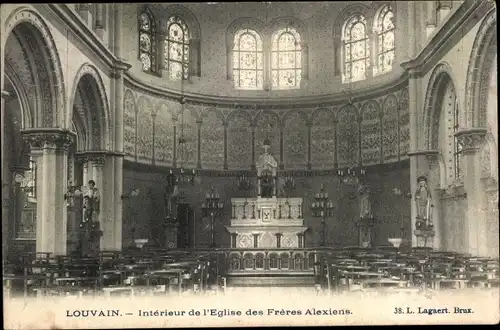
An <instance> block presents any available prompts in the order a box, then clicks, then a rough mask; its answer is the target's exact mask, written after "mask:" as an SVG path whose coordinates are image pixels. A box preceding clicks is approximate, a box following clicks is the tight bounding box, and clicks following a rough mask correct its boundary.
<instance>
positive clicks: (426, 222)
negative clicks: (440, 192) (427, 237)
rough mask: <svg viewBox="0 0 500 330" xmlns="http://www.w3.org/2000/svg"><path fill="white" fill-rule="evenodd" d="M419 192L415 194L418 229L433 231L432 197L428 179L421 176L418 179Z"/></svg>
mask: <svg viewBox="0 0 500 330" xmlns="http://www.w3.org/2000/svg"><path fill="white" fill-rule="evenodd" d="M417 184H418V187H417V191H416V192H415V203H416V206H417V219H416V220H417V221H416V226H417V228H416V229H422V230H425V229H428V230H431V229H432V227H433V225H432V207H433V205H432V196H431V192H430V190H429V187H428V186H427V178H426V177H425V176H419V177H418V178H417Z"/></svg>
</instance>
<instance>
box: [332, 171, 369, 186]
mask: <svg viewBox="0 0 500 330" xmlns="http://www.w3.org/2000/svg"><path fill="white" fill-rule="evenodd" d="M365 174H366V170H365V169H363V168H352V167H349V168H347V169H346V170H345V169H339V170H337V175H338V176H339V177H341V178H342V182H343V183H345V184H348V185H355V184H358V183H359V181H360V177H362V176H364V175H365Z"/></svg>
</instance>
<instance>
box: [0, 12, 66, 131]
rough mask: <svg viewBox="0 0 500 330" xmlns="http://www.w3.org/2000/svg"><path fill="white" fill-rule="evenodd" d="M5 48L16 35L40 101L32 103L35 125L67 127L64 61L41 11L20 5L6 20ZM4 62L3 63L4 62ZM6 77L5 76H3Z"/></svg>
mask: <svg viewBox="0 0 500 330" xmlns="http://www.w3.org/2000/svg"><path fill="white" fill-rule="evenodd" d="M4 36H5V37H4V38H2V44H1V46H2V48H3V49H5V47H6V45H7V43H8V39H9V38H12V37H15V38H17V40H18V41H19V43H20V44H21V46H22V47H23V49H24V51H25V54H26V57H27V58H28V62H29V66H30V71H31V72H32V73H34V76H36V79H37V81H36V83H34V84H33V87H34V92H35V94H36V96H37V99H38V98H39V99H40V101H39V102H34V103H33V113H34V115H35V116H34V118H33V122H32V127H64V123H65V118H64V117H65V112H64V108H65V104H66V91H65V82H64V76H63V73H62V72H63V71H62V67H61V61H60V59H59V54H58V52H57V48H56V44H55V42H54V39H53V37H52V34H51V32H50V30H49V28H48V27H47V25H46V24H45V22H44V21H43V19H42V18H41V17H40V16H39V15H38V13H36V12H34V11H33V10H31V9H29V8H26V7H21V8H19V9H17V10H15V11H13V12H12V13H11V14H10V15H9V16H8V17H7V19H6V20H5V25H4ZM2 64H3V63H2ZM2 79H3V78H2Z"/></svg>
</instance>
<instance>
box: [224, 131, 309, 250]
mask: <svg viewBox="0 0 500 330" xmlns="http://www.w3.org/2000/svg"><path fill="white" fill-rule="evenodd" d="M264 149H265V152H264V154H262V155H260V156H259V158H258V160H257V162H256V169H257V182H256V184H257V196H256V197H252V198H231V224H230V225H229V226H227V227H226V228H227V230H228V232H229V233H230V234H231V247H232V248H243V249H247V248H303V247H304V232H305V231H306V230H307V227H305V226H304V218H303V203H302V198H300V197H293V198H285V197H277V196H276V195H277V194H276V192H277V186H278V176H277V162H276V159H275V158H274V157H273V156H272V155H271V154H270V153H269V152H268V149H269V141H268V140H266V141H264Z"/></svg>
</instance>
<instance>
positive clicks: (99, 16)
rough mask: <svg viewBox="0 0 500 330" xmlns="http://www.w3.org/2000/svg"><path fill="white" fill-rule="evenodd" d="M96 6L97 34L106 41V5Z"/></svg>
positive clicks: (98, 4)
mask: <svg viewBox="0 0 500 330" xmlns="http://www.w3.org/2000/svg"><path fill="white" fill-rule="evenodd" d="M94 6H95V33H96V34H97V36H98V37H99V38H101V40H103V39H104V13H103V11H104V6H105V4H102V3H96V4H94Z"/></svg>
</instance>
